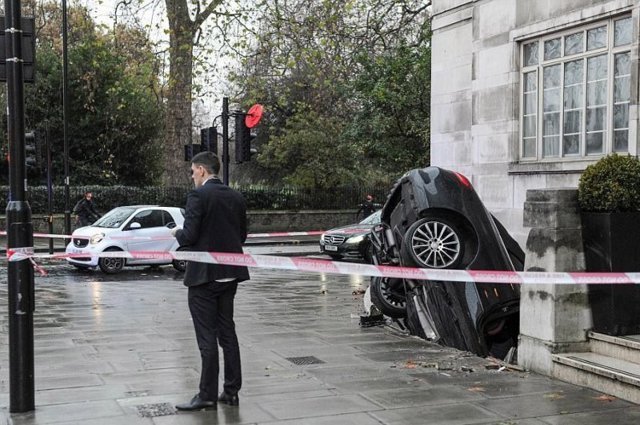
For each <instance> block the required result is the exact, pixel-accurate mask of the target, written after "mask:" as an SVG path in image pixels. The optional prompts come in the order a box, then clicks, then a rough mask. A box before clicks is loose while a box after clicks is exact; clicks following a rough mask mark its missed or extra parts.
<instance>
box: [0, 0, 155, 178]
mask: <svg viewBox="0 0 640 425" xmlns="http://www.w3.org/2000/svg"><path fill="white" fill-rule="evenodd" d="M36 16H37V20H36V22H37V23H36V26H37V34H38V36H37V46H36V51H37V53H36V55H37V66H36V83H35V84H34V85H26V86H25V112H26V120H25V125H26V128H27V129H38V130H40V131H41V134H43V133H44V130H45V128H48V132H49V139H50V142H51V145H52V147H53V155H52V156H53V161H54V169H55V170H56V171H58V172H57V173H56V175H57V178H56V181H61V180H62V176H61V174H62V173H60V172H59V171H60V170H62V169H63V167H62V161H63V155H62V153H63V152H62V146H63V143H62V137H63V136H62V99H61V87H62V64H61V56H62V43H61V40H60V30H59V29H60V25H61V12H60V9H59V7H58V5H57V4H55V3H44V4H43V5H41V6H40V7H39V8H38V9H37V15H36ZM69 29H70V31H69V95H70V101H69V104H70V120H69V122H68V124H69V126H68V130H69V134H68V140H69V158H70V171H71V176H70V177H71V181H72V182H73V183H75V184H132V185H133V184H135V185H146V184H153V183H157V182H158V181H159V178H160V174H161V162H160V161H161V157H160V152H161V143H160V141H161V140H160V135H161V133H160V131H159V130H160V128H161V127H160V126H159V123H160V122H161V121H162V119H161V117H162V109H161V103H160V101H159V99H158V97H157V95H156V94H157V82H158V78H157V71H158V69H157V64H156V59H155V57H154V55H153V52H152V51H151V50H150V44H149V43H148V42H145V37H144V35H143V34H142V33H140V31H138V30H136V29H133V28H129V27H119V28H117V30H116V32H115V34H103V33H101V32H100V31H99V30H98V28H97V27H96V25H95V23H94V22H93V20H92V19H91V18H90V17H89V14H88V13H87V11H86V9H84V8H82V7H72V8H70V9H69ZM117 40H120V41H121V42H120V43H118V42H117ZM123 40H126V42H122V41H123ZM134 41H136V42H134ZM3 131H4V129H3ZM133 146H135V150H132V147H133Z"/></svg>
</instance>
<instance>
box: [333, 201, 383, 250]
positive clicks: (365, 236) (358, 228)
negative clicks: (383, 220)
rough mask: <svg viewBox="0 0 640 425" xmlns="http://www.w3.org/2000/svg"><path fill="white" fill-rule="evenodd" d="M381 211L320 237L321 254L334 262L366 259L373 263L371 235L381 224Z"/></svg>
mask: <svg viewBox="0 0 640 425" xmlns="http://www.w3.org/2000/svg"><path fill="white" fill-rule="evenodd" d="M380 214H381V211H380V210H379V211H376V212H374V213H373V214H371V215H370V216H369V217H367V218H365V219H364V220H362V221H361V222H360V223H356V224H350V225H348V226H342V227H336V228H335V229H331V230H327V231H326V232H324V233H323V234H322V235H321V236H320V252H322V253H324V254H328V255H329V256H331V258H332V259H334V260H339V259H341V258H343V257H344V258H364V260H365V261H366V262H371V255H372V248H371V242H370V238H369V235H370V234H371V229H372V228H373V226H374V225H376V224H379V223H380Z"/></svg>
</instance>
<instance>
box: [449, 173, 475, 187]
mask: <svg viewBox="0 0 640 425" xmlns="http://www.w3.org/2000/svg"><path fill="white" fill-rule="evenodd" d="M453 174H455V175H456V177H457V178H458V181H459V182H460V183H462V185H463V186H465V187H468V188H471V182H470V181H469V179H468V178H466V177H465V176H463V175H462V174H460V173H458V172H457V171H454V172H453Z"/></svg>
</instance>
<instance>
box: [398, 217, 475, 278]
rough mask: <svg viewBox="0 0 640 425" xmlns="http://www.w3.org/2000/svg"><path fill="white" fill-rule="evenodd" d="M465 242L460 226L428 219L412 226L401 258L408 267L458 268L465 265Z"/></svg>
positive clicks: (438, 219) (405, 239)
mask: <svg viewBox="0 0 640 425" xmlns="http://www.w3.org/2000/svg"><path fill="white" fill-rule="evenodd" d="M464 243H465V241H464V233H463V232H462V230H461V228H460V226H459V225H458V224H457V223H455V222H454V221H452V220H447V219H445V218H442V217H438V216H431V217H429V216H428V217H425V218H422V219H420V220H418V221H416V222H415V223H413V224H412V225H411V227H409V229H408V230H407V233H406V234H405V237H404V243H403V245H402V249H401V255H402V259H403V260H404V262H405V264H406V265H413V266H418V267H428V268H433V269H455V268H457V267H459V266H460V265H461V263H462V259H463V256H464Z"/></svg>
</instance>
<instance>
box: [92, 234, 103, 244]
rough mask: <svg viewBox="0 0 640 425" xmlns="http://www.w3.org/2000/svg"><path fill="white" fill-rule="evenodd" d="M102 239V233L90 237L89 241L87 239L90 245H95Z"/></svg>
mask: <svg viewBox="0 0 640 425" xmlns="http://www.w3.org/2000/svg"><path fill="white" fill-rule="evenodd" d="M103 239H104V233H98V234H97V235H93V236H91V239H89V243H90V244H91V245H96V244H99V243H100V242H102V240H103Z"/></svg>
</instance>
